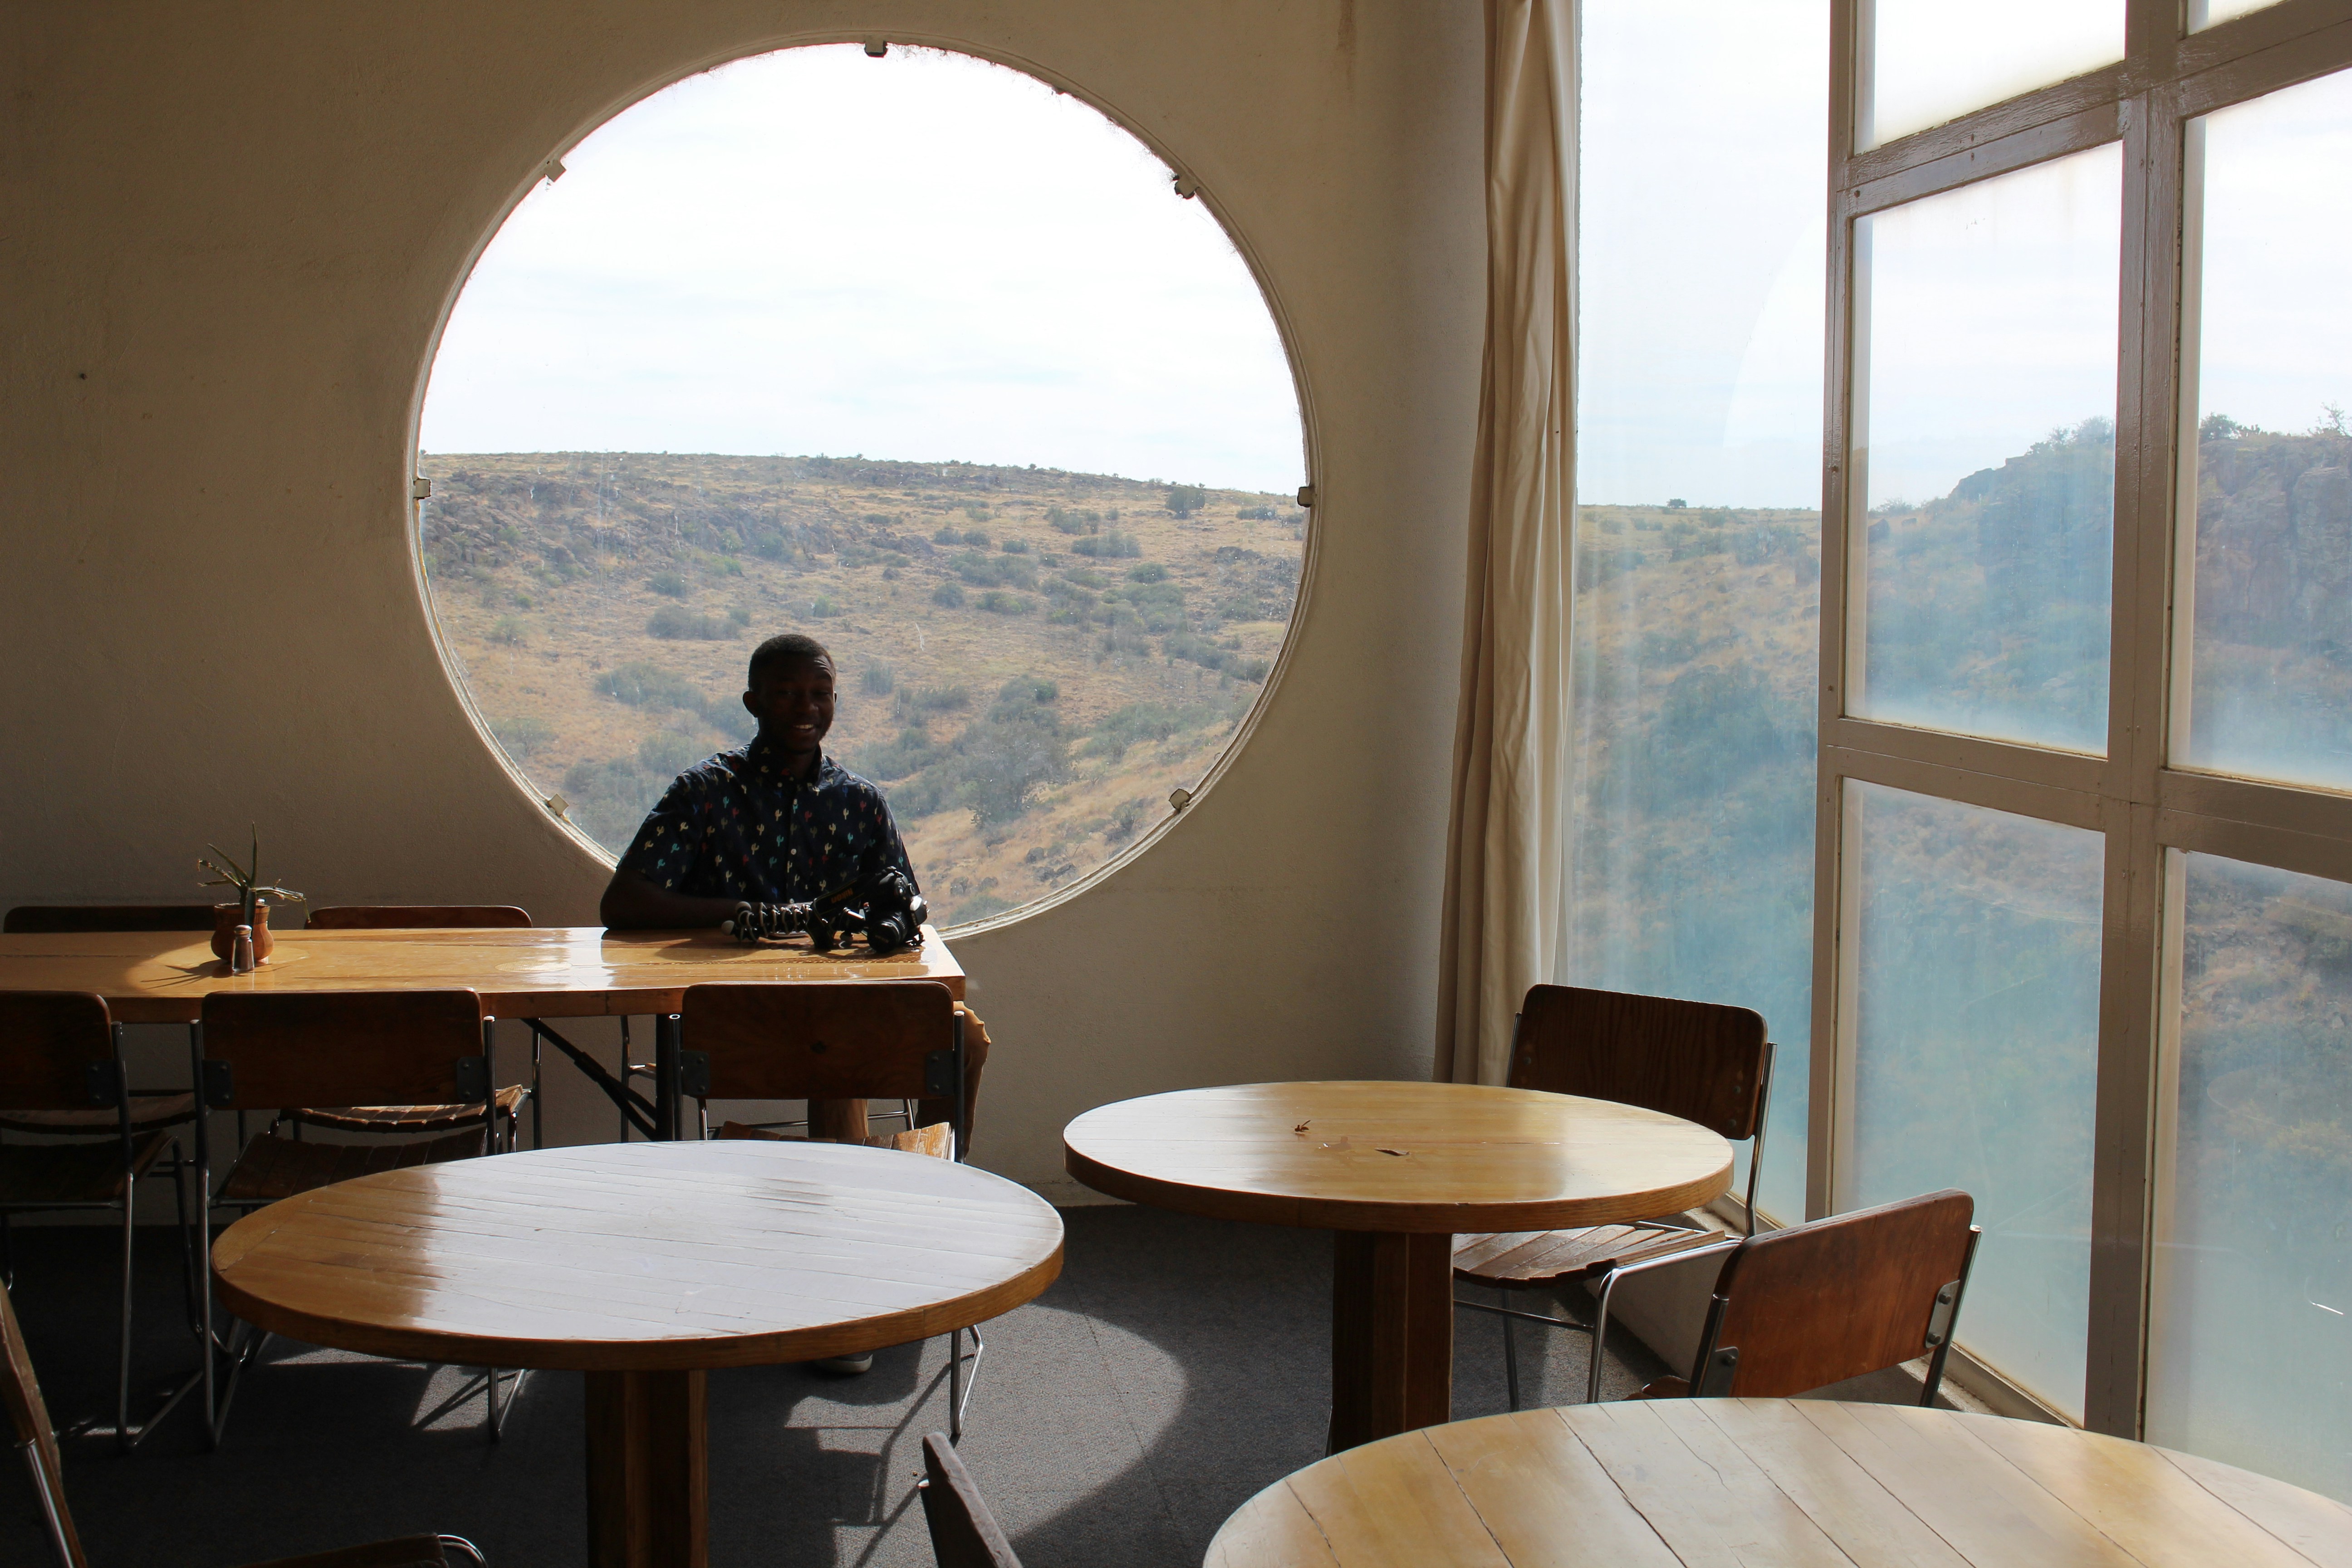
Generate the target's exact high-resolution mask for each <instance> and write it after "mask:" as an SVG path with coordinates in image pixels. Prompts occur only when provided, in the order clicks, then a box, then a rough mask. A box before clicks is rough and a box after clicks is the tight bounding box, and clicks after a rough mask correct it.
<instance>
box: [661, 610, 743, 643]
mask: <svg viewBox="0 0 2352 1568" xmlns="http://www.w3.org/2000/svg"><path fill="white" fill-rule="evenodd" d="M646 632H647V634H649V635H650V636H653V637H660V638H661V639H663V640H664V641H665V642H725V641H726V640H727V639H728V638H729V637H733V636H734V635H735V628H734V627H733V626H730V625H729V624H728V623H726V622H725V621H722V620H720V619H719V617H718V616H698V615H696V614H695V613H694V612H693V611H692V610H689V609H688V608H686V607H685V606H684V605H663V606H662V607H661V608H660V609H658V610H656V611H655V612H654V614H653V618H652V619H651V620H649V621H647V622H646Z"/></svg>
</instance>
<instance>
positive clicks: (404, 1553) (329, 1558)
mask: <svg viewBox="0 0 2352 1568" xmlns="http://www.w3.org/2000/svg"><path fill="white" fill-rule="evenodd" d="M251 1568H449V1558H448V1554H447V1553H446V1552H443V1551H442V1550H441V1538H440V1537H439V1536H437V1535H412V1536H410V1537H408V1538H407V1539H406V1540H404V1541H379V1542H375V1543H374V1544H373V1545H371V1546H346V1547H344V1548H343V1549H342V1550H341V1552H313V1553H312V1554H311V1555H310V1556H308V1557H273V1558H271V1559H270V1560H269V1561H268V1562H267V1563H253V1564H251Z"/></svg>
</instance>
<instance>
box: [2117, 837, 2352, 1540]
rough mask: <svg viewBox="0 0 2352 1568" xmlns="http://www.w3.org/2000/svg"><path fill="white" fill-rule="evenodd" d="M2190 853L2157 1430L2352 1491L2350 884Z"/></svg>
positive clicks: (2161, 1229) (2150, 1414)
mask: <svg viewBox="0 0 2352 1568" xmlns="http://www.w3.org/2000/svg"><path fill="white" fill-rule="evenodd" d="M2179 862H2181V863H2180V864H2179V865H2177V867H2176V870H2175V877H2174V883H2175V890H2176V897H2177V899H2178V900H2179V921H2180V927H2181V931H2180V936H2179V943H2180V951H2179V999H2178V1011H2177V1013H2176V1015H2175V1017H2176V1019H2177V1026H2178V1032H2179V1037H2178V1042H2177V1045H2176V1047H2175V1049H2174V1052H2173V1058H2174V1059H2173V1062H2172V1064H2171V1070H2170V1074H2169V1076H2170V1077H2171V1078H2172V1079H2173V1086H2172V1092H2171V1093H2170V1094H2169V1095H2168V1097H2167V1100H2166V1107H2167V1110H2168V1134H2169V1135H2168V1139H2167V1140H2166V1142H2167V1144H2168V1147H2167V1149H2166V1151H2165V1154H2166V1159H2165V1162H2164V1169H2165V1172H2166V1174H2167V1176H2168V1181H2167V1183H2166V1186H2165V1194H2166V1195H2165V1199H2164V1201H2163V1203H2162V1205H2161V1206H2160V1207H2159V1208H2158V1239H2157V1259H2156V1267H2157V1276H2156V1296H2155V1312H2154V1332H2153V1338H2152V1342H2151V1344H2150V1347H2149V1361H2148V1389H2147V1406H2148V1408H2147V1435H2148V1439H2149V1441H2151V1442H2156V1443H2163V1444H2166V1445H2168V1446H2170V1447H2179V1448H2187V1449H2189V1450H2192V1451H2193V1452H2196V1453H2200V1454H2210V1455H2211V1456H2213V1457H2214V1458H2220V1459H2226V1460H2228V1461H2230V1462H2231V1463H2232V1464H2239V1465H2245V1466H2248V1467H2251V1468H2254V1469H2257V1470H2261V1471H2263V1472H2265V1473H2266V1474H2269V1475H2273V1476H2278V1477H2280V1478H2282V1479H2286V1480H2290V1481H2294V1482H2295V1483H2297V1484H2298V1485H2302V1486H2306V1487H2310V1488H2313V1489H2315V1490H2318V1491H2323V1492H2326V1493H2327V1494H2329V1495H2330V1496H2333V1497H2339V1498H2343V1497H2352V887H2347V886H2346V885H2345V884H2344V883H2341V882H2334V881H2328V880H2326V879H2321V878H2317V877H2305V876H2298V875H2296V874H2294V872H2290V871H2276V870H2273V869H2271V868H2268V867H2264V866H2250V865H2247V864H2245V863H2244V862H2243V861H2239V860H2231V859H2226V858H2222V857H2220V856H2215V855H2194V854H2192V855H2186V856H2181V857H2179Z"/></svg>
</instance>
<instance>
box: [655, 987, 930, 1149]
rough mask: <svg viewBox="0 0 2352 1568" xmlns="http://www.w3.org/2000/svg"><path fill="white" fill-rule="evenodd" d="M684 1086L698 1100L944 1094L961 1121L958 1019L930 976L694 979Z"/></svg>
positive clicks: (683, 1027)
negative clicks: (838, 980)
mask: <svg viewBox="0 0 2352 1568" xmlns="http://www.w3.org/2000/svg"><path fill="white" fill-rule="evenodd" d="M679 1044H680V1046H681V1047H682V1050H681V1053H680V1061H681V1064H682V1068H683V1071H682V1077H683V1082H682V1083H681V1085H680V1088H681V1089H683V1090H684V1092H686V1093H688V1094H690V1095H693V1096H696V1097H697V1098H699V1099H703V1100H869V1099H870V1100H926V1099H929V1100H947V1101H948V1102H949V1104H950V1108H951V1109H952V1110H953V1112H954V1113H953V1115H952V1116H951V1120H952V1121H953V1122H954V1123H955V1130H956V1147H957V1148H958V1149H959V1150H961V1149H962V1148H963V1147H964V1146H965V1143H966V1142H967V1139H968V1135H969V1131H970V1130H969V1129H968V1128H966V1127H965V1126H964V1125H963V1116H962V1114H961V1107H962V1106H963V1104H964V1095H963V1048H962V1026H961V1017H960V1016H959V1015H958V1014H957V1012H956V1006H955V998H954V996H953V995H952V994H950V992H949V990H948V988H947V987H946V986H944V985H942V984H940V983H939V982H938V981H936V980H873V981H867V980H858V981H849V982H845V983H843V984H837V985H692V986H688V988H687V993H686V1004H685V1006H684V1008H683V1009H682V1016H681V1021H680V1040H679Z"/></svg>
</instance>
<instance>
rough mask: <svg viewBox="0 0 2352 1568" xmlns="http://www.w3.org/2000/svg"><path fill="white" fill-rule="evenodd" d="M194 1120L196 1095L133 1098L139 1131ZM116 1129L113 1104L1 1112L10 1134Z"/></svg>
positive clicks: (2, 1128) (133, 1117) (1, 1123)
mask: <svg viewBox="0 0 2352 1568" xmlns="http://www.w3.org/2000/svg"><path fill="white" fill-rule="evenodd" d="M195 1119H196V1097H195V1096H194V1095H193V1094H134V1095H132V1096H131V1127H132V1128H133V1129H134V1130H136V1131H146V1130H148V1129H150V1128H155V1127H174V1126H177V1125H178V1124H179V1123H181V1122H183V1121H194V1120H195ZM115 1126H116V1119H115V1112H114V1108H113V1107H112V1106H110V1105H93V1106H89V1107H88V1108H86V1109H78V1110H0V1131H9V1132H111V1131H114V1129H115Z"/></svg>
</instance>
